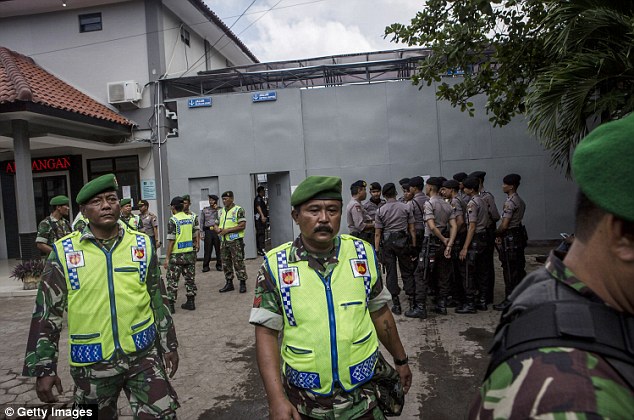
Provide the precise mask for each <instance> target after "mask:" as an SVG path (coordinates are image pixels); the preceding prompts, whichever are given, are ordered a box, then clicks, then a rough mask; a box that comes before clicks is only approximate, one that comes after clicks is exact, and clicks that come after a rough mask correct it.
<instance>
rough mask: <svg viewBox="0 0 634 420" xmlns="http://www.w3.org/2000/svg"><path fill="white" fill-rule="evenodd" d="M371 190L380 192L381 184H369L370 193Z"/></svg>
mask: <svg viewBox="0 0 634 420" xmlns="http://www.w3.org/2000/svg"><path fill="white" fill-rule="evenodd" d="M372 190H379V191H381V184H379V183H378V182H373V183H371V184H370V191H372Z"/></svg>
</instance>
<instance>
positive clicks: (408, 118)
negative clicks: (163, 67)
mask: <svg viewBox="0 0 634 420" xmlns="http://www.w3.org/2000/svg"><path fill="white" fill-rule="evenodd" d="M483 101H484V99H483V98H478V99H477V100H476V101H475V102H476V107H478V109H477V110H476V116H475V117H473V118H472V117H469V115H468V114H466V113H462V112H460V111H459V110H457V109H454V108H452V107H451V106H450V105H449V104H447V103H446V102H436V98H435V87H434V86H431V87H424V88H423V89H421V90H419V89H418V87H416V86H412V85H411V83H410V82H408V81H403V82H391V83H380V84H379V83H377V84H371V85H355V86H340V87H328V88H321V89H305V90H300V89H285V90H279V91H278V100H277V101H276V102H272V103H260V104H253V103H252V102H251V94H250V93H244V94H223V95H216V96H213V106H212V108H203V109H188V108H187V103H186V100H180V101H179V102H178V109H179V128H180V137H179V138H178V139H170V140H168V150H169V167H170V187H171V188H187V179H188V178H192V177H205V176H210V175H218V176H219V182H220V190H221V191H222V190H224V189H233V191H234V193H235V194H236V202H237V203H238V204H241V205H243V206H244V207H245V210H247V219H248V221H249V222H250V223H252V220H253V209H251V204H250V203H251V201H252V200H253V197H252V195H253V193H254V189H253V185H252V183H253V182H252V178H251V174H253V173H275V172H286V171H289V179H290V185H291V187H292V186H296V185H297V184H298V183H299V182H301V181H302V180H303V179H304V178H305V176H307V175H335V176H340V177H341V178H342V182H343V189H344V201H347V200H349V197H350V196H349V186H350V184H351V183H352V182H354V181H356V180H357V179H364V180H366V181H367V182H373V181H378V182H380V183H381V184H385V183H386V182H394V183H397V182H398V180H399V179H400V178H402V177H411V176H413V175H443V176H445V177H447V178H450V177H451V176H452V175H453V174H454V173H456V172H459V171H465V172H471V171H474V170H485V171H487V179H486V183H485V185H486V187H487V189H488V190H490V191H492V192H493V193H494V195H495V196H496V202H497V204H498V207H500V208H501V207H502V205H503V202H504V194H503V193H502V192H501V189H500V188H501V187H500V184H501V179H502V177H503V176H504V175H506V174H507V173H510V172H517V173H519V174H520V175H522V185H521V187H520V194H521V195H522V197H523V198H524V200H525V201H526V203H527V206H528V210H527V214H526V224H527V226H528V229H529V232H530V234H531V238H533V239H547V238H555V237H557V236H558V233H559V231H561V230H567V231H569V230H571V224H572V218H571V215H572V208H573V205H574V194H575V192H574V191H575V189H574V187H573V186H572V183H571V182H570V181H567V180H566V179H565V178H564V177H563V176H562V175H561V174H559V173H557V172H556V171H554V170H552V169H551V168H550V167H549V166H548V159H549V158H548V154H547V153H546V152H544V151H543V150H542V149H541V146H539V144H538V143H537V141H536V140H535V139H534V138H532V137H531V136H530V135H529V134H528V132H527V128H526V124H525V122H524V121H523V119H521V118H518V119H516V120H515V121H513V122H512V123H511V124H509V125H508V126H506V127H503V128H493V127H492V126H491V124H490V123H489V121H488V116H487V115H486V113H485V112H484V108H483V107H482V106H483V105H482V104H483V103H484V102H483ZM247 204H248V205H247ZM294 230H295V233H297V230H296V229H295V228H294ZM342 231H345V227H344V228H343V229H342ZM248 232H249V233H248V235H247V236H248V239H249V240H248V241H247V244H248V245H247V250H248V251H247V254H250V253H251V255H254V253H255V244H254V243H250V242H252V241H253V235H252V229H248Z"/></svg>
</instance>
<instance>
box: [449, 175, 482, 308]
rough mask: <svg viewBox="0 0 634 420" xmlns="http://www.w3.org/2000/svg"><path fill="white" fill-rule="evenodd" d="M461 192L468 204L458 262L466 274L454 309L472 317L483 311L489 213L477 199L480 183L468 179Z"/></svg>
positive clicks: (476, 180)
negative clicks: (462, 296)
mask: <svg viewBox="0 0 634 420" xmlns="http://www.w3.org/2000/svg"><path fill="white" fill-rule="evenodd" d="M463 184H464V191H465V193H466V194H467V195H469V196H470V197H471V200H469V203H468V204H467V226H468V228H467V237H466V238H465V242H464V245H463V246H462V249H461V250H460V254H459V258H460V261H461V262H462V263H463V264H462V267H463V269H464V270H465V274H464V275H463V277H464V279H465V299H464V302H463V304H462V305H461V306H460V307H458V308H456V313H458V314H474V313H476V311H477V310H481V311H486V310H487V309H488V308H487V303H486V292H487V287H488V283H487V278H488V270H489V264H488V261H487V259H486V258H487V253H486V247H487V241H488V240H489V235H488V233H487V230H486V229H487V226H489V223H490V222H489V211H488V209H487V204H486V203H485V202H484V200H483V199H482V197H481V196H480V195H478V189H479V188H480V181H479V180H478V179H477V178H473V177H468V178H466V179H465V180H464V181H463Z"/></svg>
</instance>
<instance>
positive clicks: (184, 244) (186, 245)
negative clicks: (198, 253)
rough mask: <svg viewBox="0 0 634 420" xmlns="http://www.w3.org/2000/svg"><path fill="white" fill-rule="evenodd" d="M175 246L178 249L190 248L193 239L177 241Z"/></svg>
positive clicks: (192, 244)
mask: <svg viewBox="0 0 634 420" xmlns="http://www.w3.org/2000/svg"><path fill="white" fill-rule="evenodd" d="M176 246H177V247H178V249H183V248H192V247H193V246H194V241H185V242H178V243H177V244H176Z"/></svg>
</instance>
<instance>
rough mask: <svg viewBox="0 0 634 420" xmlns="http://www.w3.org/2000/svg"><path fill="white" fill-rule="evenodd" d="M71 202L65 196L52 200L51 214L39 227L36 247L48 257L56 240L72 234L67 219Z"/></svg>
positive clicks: (50, 203)
mask: <svg viewBox="0 0 634 420" xmlns="http://www.w3.org/2000/svg"><path fill="white" fill-rule="evenodd" d="M68 203H69V200H68V197H66V196H65V195H58V196H56V197H53V198H51V201H50V202H49V203H48V204H49V205H50V206H51V214H50V215H49V216H46V218H45V219H44V220H42V221H41V222H40V224H39V226H38V227H37V237H36V238H35V246H37V249H39V250H40V251H42V253H43V254H44V255H46V256H48V254H50V253H51V251H52V250H53V244H54V243H55V241H56V240H58V239H61V238H62V237H64V236H66V235H68V234H69V233H71V227H70V224H69V223H68V220H67V219H66V218H67V217H68V213H69V212H70V207H69V206H68Z"/></svg>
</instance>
